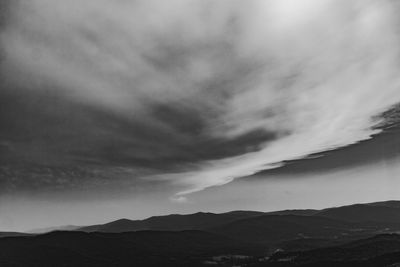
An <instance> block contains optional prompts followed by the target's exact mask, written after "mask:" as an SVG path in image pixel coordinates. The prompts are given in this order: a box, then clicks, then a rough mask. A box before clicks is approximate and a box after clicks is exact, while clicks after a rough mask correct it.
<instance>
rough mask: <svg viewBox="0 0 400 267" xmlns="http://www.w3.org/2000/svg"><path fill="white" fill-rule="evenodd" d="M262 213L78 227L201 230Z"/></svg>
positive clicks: (200, 215) (172, 217) (156, 218)
mask: <svg viewBox="0 0 400 267" xmlns="http://www.w3.org/2000/svg"><path fill="white" fill-rule="evenodd" d="M261 214H263V213H262V212H257V211H232V212H227V213H221V214H215V213H209V212H198V213H194V214H189V215H179V214H173V215H167V216H154V217H150V218H148V219H145V220H128V219H121V220H117V221H113V222H110V223H106V224H99V225H93V226H86V227H81V228H78V229H77V230H79V231H84V232H110V233H120V232H129V231H139V230H166V231H181V230H196V229H197V230H201V229H207V228H210V227H214V226H217V225H221V224H225V223H228V222H231V221H234V220H238V219H242V218H249V217H254V216H257V215H261Z"/></svg>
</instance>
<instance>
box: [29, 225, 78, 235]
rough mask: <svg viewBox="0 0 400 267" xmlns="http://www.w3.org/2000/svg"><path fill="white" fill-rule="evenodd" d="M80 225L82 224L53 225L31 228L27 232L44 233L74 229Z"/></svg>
mask: <svg viewBox="0 0 400 267" xmlns="http://www.w3.org/2000/svg"><path fill="white" fill-rule="evenodd" d="M81 227H82V226H76V225H65V226H54V227H47V228H37V229H33V230H30V231H29V233H32V234H44V233H49V232H53V231H74V230H77V229H79V228H81Z"/></svg>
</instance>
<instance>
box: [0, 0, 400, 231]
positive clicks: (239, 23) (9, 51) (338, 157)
mask: <svg viewBox="0 0 400 267" xmlns="http://www.w3.org/2000/svg"><path fill="white" fill-rule="evenodd" d="M399 8H400V7H399V6H398V4H397V3H395V2H394V1H389V0H387V1H386V0H368V1H365V0H355V1H347V0H301V1H298V0H219V1H214V0H171V1H160V0H158V1H157V0H138V1H127V0H112V1H110V0H86V1H79V0H69V1H64V0H16V1H7V2H4V3H3V4H2V6H1V8H0V10H1V18H2V24H1V31H0V47H1V50H0V51H1V53H0V54H1V58H0V197H1V199H2V202H1V203H0V212H1V211H3V214H4V212H5V210H6V211H7V212H8V214H10V211H11V210H13V209H15V210H20V211H21V212H20V213H21V214H22V210H23V208H22V207H27V208H28V207H30V206H31V205H32V206H33V207H37V208H36V209H38V207H39V206H41V205H42V206H43V207H44V206H47V207H49V214H53V212H55V211H54V209H55V208H54V205H56V204H49V203H47V202H46V201H50V202H52V201H56V203H57V201H60V202H59V203H61V202H65V203H68V204H65V205H71V206H70V208H65V207H64V206H63V209H64V208H65V210H69V212H67V213H71V214H73V213H74V212H73V211H72V210H73V207H74V206H76V205H75V204H72V203H74V201H80V203H81V204H80V205H81V207H80V208H79V209H80V210H81V211H82V212H83V210H85V209H86V208H84V207H89V206H90V205H95V206H96V205H97V206H98V207H101V206H102V204H101V203H108V204H109V203H120V204H121V206H120V207H121V208H120V209H119V210H120V211H121V213H123V212H124V211H128V210H129V209H128V208H127V206H129V205H131V204H132V203H133V202H135V201H136V202H135V203H136V204H132V207H136V210H138V212H139V213H140V215H137V216H145V215H150V213H151V212H154V213H160V212H161V213H162V212H163V211H166V213H168V211H173V210H177V211H183V212H185V211H190V210H193V211H195V210H196V209H205V210H207V208H210V209H211V208H212V206H209V205H210V203H207V204H206V202H205V200H204V199H203V200H201V197H200V199H198V198H199V197H198V196H204V197H205V196H207V198H211V199H213V197H212V196H208V194H209V193H208V192H214V191H215V190H217V191H218V190H221V192H224V193H223V194H222V195H221V196H220V201H218V200H217V199H216V200H215V201H216V204H215V205H217V206H218V207H220V208H221V209H223V208H229V209H235V206H234V205H231V206H229V205H224V204H223V203H224V201H227V199H229V197H228V195H229V194H231V193H232V195H234V196H236V195H237V194H233V192H239V191H240V190H239V188H243V190H244V189H245V188H246V190H245V191H251V190H252V189H249V188H252V186H256V185H257V184H259V183H265V185H266V184H270V183H271V182H270V181H272V180H273V181H275V180H274V179H277V180H276V184H278V183H282V185H287V186H288V188H292V189H293V190H294V189H295V188H296V187H297V188H298V189H299V190H298V192H297V193H295V195H298V194H300V192H303V191H302V189H301V186H299V185H298V183H302V182H301V181H304V184H307V181H309V179H311V178H307V177H314V176H315V175H316V174H319V175H321V176H323V177H331V176H335V177H339V176H340V175H342V174H343V172H344V171H348V172H349V173H351V175H349V178H348V179H347V180H343V183H349V184H351V183H354V187H352V186H349V188H355V185H356V184H358V185H359V180H358V179H359V178H358V177H357V175H361V173H364V171H365V170H366V168H370V167H369V166H370V165H371V164H372V165H373V164H378V163H380V162H390V164H389V163H388V164H386V165H385V170H386V169H390V170H392V169H393V170H397V169H396V168H395V167H396V164H395V163H394V162H396V160H397V156H398V154H399V151H400V148H399V142H398V137H397V136H398V127H399V126H398V123H397V122H398V106H396V105H397V104H398V103H399V100H400V90H399V84H400V78H399V76H398V73H399V70H400V66H399V52H400V46H399V45H398V44H399V41H400V36H399V32H398V26H399V18H398V16H397V14H398V11H399ZM377 166H378V165H377ZM379 166H380V165H379ZM377 170H381V171H383V169H382V168H380V167H379V168H378V167H377ZM388 173H390V174H392V172H391V171H389V172H385V175H384V177H385V178H384V179H389V174H388ZM248 176H252V177H251V178H244V179H239V178H243V177H248ZM294 177H296V179H297V180H296V182H294V180H293V178H294ZM237 179H238V180H237ZM368 179H371V183H372V181H373V179H372V177H370V176H368ZM267 180H268V181H267ZM333 180H335V179H333ZM280 181H281V182H280ZM288 181H290V182H288ZM321 181H324V182H323V183H322V182H320V183H317V182H315V184H316V185H319V189H320V190H321V192H324V190H323V185H324V184H329V183H330V181H328V179H322V178H321ZM341 181H342V180H341ZM368 181H369V180H368ZM231 182H232V185H230V184H229V183H231ZM335 182H336V180H335V181H332V183H333V184H334V183H335ZM274 183H275V182H274ZM288 183H289V184H288ZM376 183H377V184H379V180H378V179H377V180H376ZM239 185H240V186H239ZM295 185H296V186H295ZM217 186H222V187H221V189H219V187H218V189H216V187H217ZM274 186H275V184H274ZM274 186H272V188H274ZM224 188H227V189H224ZM262 188H263V187H262ZM334 188H337V187H334ZM228 189H230V190H232V191H231V193H229V192H228V191H229V190H228ZM292 189H291V190H292ZM225 190H228V191H225ZM266 191H267V192H268V193H269V194H271V195H276V198H277V199H279V198H280V197H279V196H278V195H279V194H278V193H275V194H274V193H273V190H272V191H271V189H266ZM364 191H365V190H364ZM277 192H281V191H279V190H278V191H277ZM365 192H367V191H365ZM216 194H217V195H220V194H219V193H216ZM254 195H255V196H259V197H260V198H259V199H260V202H262V201H267V200H266V199H265V198H264V197H261V196H260V194H258V195H257V193H255V194H254ZM378 195H379V194H377V196H378ZM150 196H151V197H150ZM323 196H324V195H323V194H321V195H318V196H316V198H322V197H323ZM281 197H282V196H281ZM151 199H152V200H151ZM161 199H163V200H161ZM239 199H240V198H239ZM366 199H367V198H366ZM23 200H26V201H27V202H28V203H26V202H24V201H23ZM165 200H167V203H164V204H160V203H161V202H163V201H165ZM330 200H332V199H329V198H328V199H327V200H325V201H322V202H321V203H326V204H328V203H330ZM348 200H349V201H350V196H349V198H348ZM354 200H356V198H355V199H354ZM21 201H22V202H21ZM30 201H32V203H31V202H30ZM247 202H248V203H253V204H252V205H255V203H256V200H255V199H252V200H246V199H244V200H243V203H237V205H236V206H237V207H240V206H244V205H245V204H244V203H247ZM18 203H19V204H18ZM21 203H25V204H23V205H22V204H21ZM37 203H42V204H41V205H39V204H37ZM46 203H47V204H46ZM88 203H92V204H90V205H89V204H88ZM93 203H97V204H93ZM124 203H125V204H124ZM126 203H129V205H128V204H126ZM137 203H142V204H143V203H145V204H143V205H142V206H141V205H139V204H137ZM193 203H203V204H193ZM235 203H236V202H235ZM307 203H309V202H308V201H305V202H304V203H303V204H304V205H306V204H307ZM108 204H107V205H108ZM286 204H287V205H289V206H290V203H289V202H286ZM57 205H58V204H57ZM179 205H186V206H179ZM250 206H251V205H250ZM17 207H20V208H17ZM50 207H51V208H50ZM254 207H258V206H257V205H255V206H254ZM275 207H276V208H278V207H281V205H276V206H275ZM250 208H251V207H250ZM265 208H266V209H270V208H271V209H273V205H270V204H268V205H266V206H265ZM32 210H35V208H32ZM50 210H51V211H50ZM99 210H100V208H99ZM144 210H146V211H144ZM81 211H79V212H81ZM150 211H151V212H150ZM7 212H6V213H7ZM76 212H77V213H79V212H78V210H77V211H76ZM25 214H26V212H25ZM9 216H11V215H9ZM13 216H14V215H13ZM13 216H11V217H13ZM15 216H16V217H15V218H14V219H10V221H12V223H8V224H7V223H4V222H3V223H2V222H1V221H0V227H1V226H2V225H6V226H5V227H7V225H11V226H10V228H13V227H15V228H16V229H17V228H18V227H25V225H23V224H19V223H18V221H19V219H16V218H17V217H18V216H19V215H15ZM21 216H22V215H21ZM32 216H33V215H32ZM43 216H44V215H43ZM46 216H47V215H46ZM46 216H45V217H46ZM104 216H106V217H107V218H111V217H116V216H117V213H112V214H111V213H110V214H109V215H104ZM118 216H120V214H119V213H118ZM132 216H133V215H132ZM22 217H23V216H22ZM22 217H21V218H22ZM26 217H28V215H26ZM39 217H40V216H39ZM39 217H37V218H38V219H37V220H38V223H37V225H35V227H36V226H38V227H40V223H39V221H40V219H39ZM48 217H52V216H51V215H48ZM78 217H79V216H78ZM106 217H104V218H106ZM125 217H126V216H125ZM101 218H102V217H101V215H100V213H99V214H97V215H93V217H92V220H93V221H96V220H101ZM43 220H44V221H48V222H49V220H50V219H48V218H47V219H43ZM16 221H17V222H16ZM50 221H51V222H52V223H57V222H56V221H53V220H50ZM89 221H91V220H86V221H85V222H89ZM83 222H84V221H82V223H83ZM60 223H61V222H60ZM73 223H79V222H75V221H74V222H73Z"/></svg>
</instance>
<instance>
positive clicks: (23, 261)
mask: <svg viewBox="0 0 400 267" xmlns="http://www.w3.org/2000/svg"><path fill="white" fill-rule="evenodd" d="M262 251H263V247H261V246H257V245H254V244H248V243H244V242H238V241H236V240H232V239H229V238H227V237H222V236H219V235H215V234H212V233H207V232H203V231H195V230H193V231H179V232H178V231H173V232H166V231H141V232H129V233H98V232H97V233H84V232H51V233H48V234H43V235H37V236H31V237H7V238H0V266H2V267H11V266H12V267H20V266H21V267H22V266H23V267H34V266H35V267H36V266H66V267H67V266H71V267H72V266H73V267H79V266H85V267H91V266H93V267H94V266H96V267H103V266H119V267H123V266H143V267H145V266H203V264H202V263H203V262H204V261H205V260H206V259H207V258H209V257H212V256H214V255H224V254H240V253H245V255H258V254H260V253H262Z"/></svg>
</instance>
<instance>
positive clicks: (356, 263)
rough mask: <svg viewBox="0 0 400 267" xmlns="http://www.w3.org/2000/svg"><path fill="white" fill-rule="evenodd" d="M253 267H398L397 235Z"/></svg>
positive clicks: (289, 254) (297, 254) (275, 258)
mask: <svg viewBox="0 0 400 267" xmlns="http://www.w3.org/2000/svg"><path fill="white" fill-rule="evenodd" d="M256 266H269V267H274V266H281V267H284V266H304V267H305V266H309V267H311V266H315V267H317V266H318V267H320V266H324V267H325V266H327V267H329V266H335V267H340V266H346V267H347V266H348V267H384V266H385V267H389V266H393V267H394V266H400V235H397V234H384V235H378V236H374V237H372V238H367V239H362V240H357V241H354V242H350V243H346V244H342V245H339V246H334V247H327V248H321V249H314V250H309V251H300V252H278V253H275V254H274V255H273V256H272V257H271V258H270V259H269V260H268V262H266V263H264V264H262V265H256Z"/></svg>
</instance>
